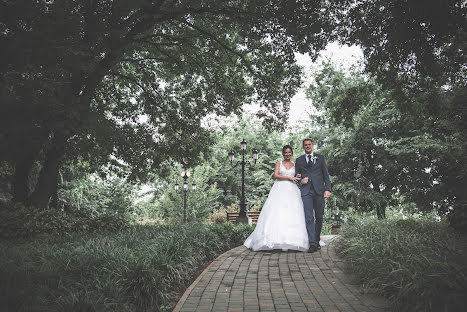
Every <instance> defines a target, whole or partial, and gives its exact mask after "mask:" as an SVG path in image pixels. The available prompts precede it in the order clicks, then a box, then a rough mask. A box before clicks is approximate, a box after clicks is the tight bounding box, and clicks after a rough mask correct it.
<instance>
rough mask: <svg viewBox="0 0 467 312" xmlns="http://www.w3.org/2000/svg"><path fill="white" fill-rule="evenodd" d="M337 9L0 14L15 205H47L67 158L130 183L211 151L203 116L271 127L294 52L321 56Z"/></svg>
mask: <svg viewBox="0 0 467 312" xmlns="http://www.w3.org/2000/svg"><path fill="white" fill-rule="evenodd" d="M341 2H345V1H337V2H336V1H332V2H331V1H324V2H315V1H290V0H282V1H276V0H275V1H270V0H269V1H267V0H260V1H257V0H255V1H241V2H238V1H214V0H209V1H202V2H196V1H195V2H193V1H167V0H153V1H147V0H137V1H123V0H118V1H111V0H100V1H85V0H72V1H39V2H38V1H27V0H21V1H6V2H3V3H2V10H1V13H0V14H1V15H0V34H1V35H0V43H1V45H2V47H5V48H4V49H2V55H1V56H2V57H1V58H0V59H1V62H0V70H1V72H2V76H1V77H2V78H1V79H0V94H1V96H2V102H3V103H4V104H3V105H2V107H1V111H0V115H1V116H2V120H1V122H0V125H1V126H0V155H1V160H3V161H8V162H11V163H13V164H14V167H15V175H14V185H13V186H14V200H15V201H27V202H29V203H31V204H33V205H36V206H41V207H43V206H46V205H47V203H48V201H49V199H50V197H51V195H52V194H53V193H54V192H55V190H56V188H57V180H58V172H59V168H60V167H61V165H62V163H63V161H64V160H66V159H68V160H74V159H76V158H77V157H78V156H79V157H81V158H82V159H83V160H84V161H89V162H90V163H91V164H92V167H91V168H92V170H93V171H96V170H97V169H98V168H102V167H103V168H108V170H114V169H115V168H117V167H118V168H124V169H125V170H124V171H123V172H122V175H126V176H128V177H129V178H130V179H133V180H140V181H144V180H147V179H148V178H149V176H150V174H151V173H152V172H154V171H155V170H157V169H159V168H161V167H163V166H165V165H167V164H168V163H170V160H171V159H175V160H180V158H184V159H185V161H187V162H190V163H192V162H194V161H195V159H192V158H190V157H189V156H191V155H198V152H199V151H200V150H201V149H202V146H200V145H199V144H196V142H200V141H203V142H211V141H210V135H209V133H208V131H207V130H205V129H203V127H202V126H201V121H202V119H203V117H204V116H206V115H208V114H210V113H215V114H217V115H224V116H227V115H229V114H231V113H239V111H240V107H241V105H242V104H244V103H248V102H251V101H255V102H256V103H258V104H259V105H261V107H262V108H263V110H262V111H261V113H260V114H261V116H262V118H263V120H264V121H265V122H266V123H268V124H270V125H277V124H280V122H281V121H283V120H284V117H285V116H286V115H287V111H288V105H289V101H290V98H291V96H292V95H293V94H294V92H295V90H296V89H297V87H298V86H299V83H300V69H299V67H298V66H297V65H296V64H295V59H294V52H295V51H299V52H302V53H305V52H310V53H311V54H312V55H313V56H315V52H316V51H318V50H320V49H322V48H323V47H324V46H325V44H326V43H327V41H328V39H329V38H331V36H332V33H331V32H332V29H333V28H334V24H335V20H336V19H335V17H336V14H338V13H336V12H337V11H336V8H337V4H338V3H341ZM188 150H189V152H188ZM188 153H189V154H188ZM36 161H39V162H40V164H41V170H40V174H39V176H38V179H37V182H36V183H34V191H33V192H32V193H31V194H29V191H28V189H27V184H28V183H29V182H28V180H29V177H30V172H31V168H32V167H33V164H34V163H35V162H36ZM104 173H105V172H104Z"/></svg>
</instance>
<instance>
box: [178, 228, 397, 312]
mask: <svg viewBox="0 0 467 312" xmlns="http://www.w3.org/2000/svg"><path fill="white" fill-rule="evenodd" d="M334 238H335V236H334V235H327V236H323V237H322V239H323V240H324V241H325V242H326V246H324V247H323V248H322V249H321V251H318V252H315V253H303V252H295V251H288V252H282V251H268V252H266V251H262V252H253V251H250V250H249V249H247V248H246V247H244V246H240V247H237V248H234V249H232V250H229V251H227V252H226V253H224V254H222V255H221V256H219V257H218V258H217V259H216V260H214V262H212V263H211V264H210V265H209V266H208V267H207V268H206V269H205V270H204V272H203V273H201V275H200V276H199V277H198V278H197V279H196V281H194V282H193V284H192V285H191V286H190V287H189V288H188V289H187V290H186V292H185V294H184V295H183V296H182V298H181V299H180V301H179V302H178V304H177V306H176V307H175V309H174V311H177V312H178V311H232V312H233V311H329V312H331V311H336V312H337V311H357V312H361V311H388V310H389V303H388V301H386V300H385V299H384V298H382V297H380V296H377V295H375V294H371V293H366V294H365V293H362V291H361V289H360V288H359V286H358V284H356V283H355V282H352V277H351V276H349V275H347V274H344V273H343V263H342V262H341V261H340V260H339V258H338V257H337V256H336V253H335V251H334V247H333V239H334Z"/></svg>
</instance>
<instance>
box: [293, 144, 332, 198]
mask: <svg viewBox="0 0 467 312" xmlns="http://www.w3.org/2000/svg"><path fill="white" fill-rule="evenodd" d="M313 156H314V157H316V159H315V160H314V163H313V159H312V160H311V161H310V162H309V163H308V164H307V162H306V159H305V155H302V156H300V157H298V158H297V160H295V171H296V173H300V174H301V175H302V177H301V178H302V179H304V178H306V177H308V183H307V184H302V185H301V186H300V192H301V193H302V196H304V195H307V194H308V193H309V192H310V189H311V184H313V188H314V189H315V191H316V193H317V194H318V195H324V191H331V180H330V179H329V173H328V166H327V165H326V160H325V159H324V156H323V155H321V154H317V153H313Z"/></svg>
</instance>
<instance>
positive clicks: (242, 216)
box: [229, 139, 259, 223]
mask: <svg viewBox="0 0 467 312" xmlns="http://www.w3.org/2000/svg"><path fill="white" fill-rule="evenodd" d="M240 144H241V147H242V160H241V161H238V162H237V163H236V164H235V166H234V164H233V162H234V159H235V153H234V152H233V151H230V152H229V161H230V165H231V166H232V167H236V166H238V164H241V165H242V197H241V199H240V212H239V214H238V217H237V221H236V223H249V218H248V214H247V211H246V201H245V166H246V165H247V164H248V166H249V167H250V168H251V167H252V165H251V163H250V162H249V161H245V151H246V145H247V143H246V141H245V139H243V141H242V142H241V143H240ZM252 154H253V160H254V164H253V165H256V161H257V160H258V156H259V155H258V154H259V153H258V150H257V149H256V148H255V149H253V151H252Z"/></svg>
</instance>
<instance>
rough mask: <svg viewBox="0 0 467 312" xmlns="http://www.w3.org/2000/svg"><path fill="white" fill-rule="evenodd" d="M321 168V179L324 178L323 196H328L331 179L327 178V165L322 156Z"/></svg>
mask: <svg viewBox="0 0 467 312" xmlns="http://www.w3.org/2000/svg"><path fill="white" fill-rule="evenodd" d="M321 170H322V172H323V179H324V197H329V195H330V193H331V179H330V178H329V172H328V165H327V164H326V159H325V158H324V156H323V162H322V166H321ZM326 192H328V193H327V194H326ZM326 195H327V196H326Z"/></svg>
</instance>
